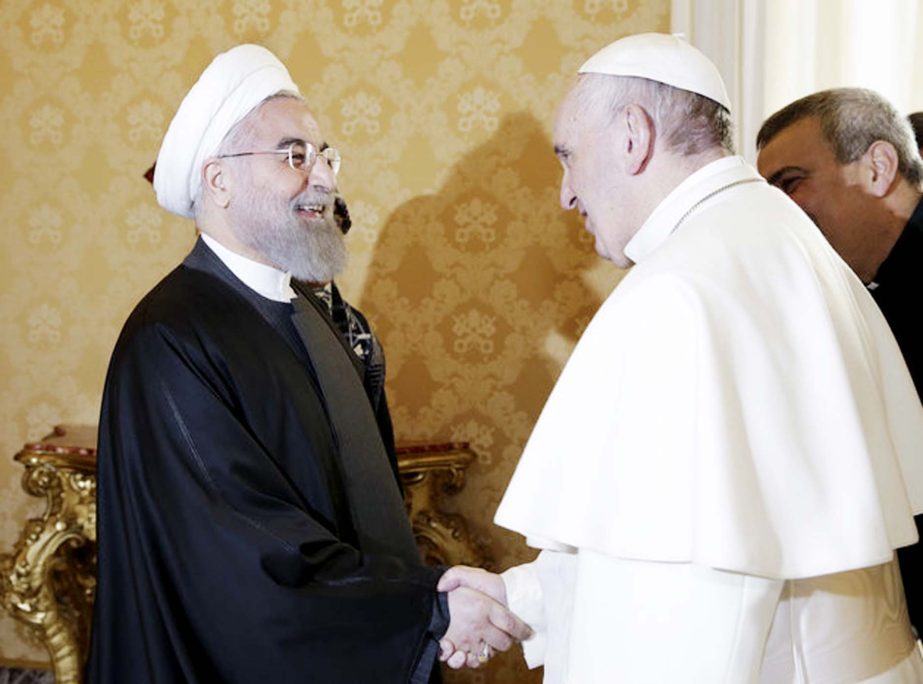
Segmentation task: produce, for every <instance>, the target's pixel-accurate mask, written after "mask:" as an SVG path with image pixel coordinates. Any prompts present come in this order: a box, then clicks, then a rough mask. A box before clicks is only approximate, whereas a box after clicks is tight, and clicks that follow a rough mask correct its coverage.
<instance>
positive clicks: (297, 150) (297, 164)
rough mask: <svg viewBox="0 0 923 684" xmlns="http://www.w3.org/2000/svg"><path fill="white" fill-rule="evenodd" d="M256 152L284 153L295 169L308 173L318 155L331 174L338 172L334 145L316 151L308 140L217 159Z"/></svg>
mask: <svg viewBox="0 0 923 684" xmlns="http://www.w3.org/2000/svg"><path fill="white" fill-rule="evenodd" d="M258 154H284V155H286V156H287V157H288V165H289V166H291V167H292V169H293V170H295V171H302V172H304V173H310V172H311V169H313V168H314V164H315V163H316V162H317V158H318V157H323V158H324V161H325V162H326V163H327V166H329V167H330V170H331V171H333V175H334V176H335V175H337V174H338V173H339V172H340V162H341V158H340V151H339V150H338V149H336V148H334V147H325V148H324V149H323V150H320V151H319V152H318V150H317V148H316V147H314V145H312V144H311V143H309V142H302V141H296V142H293V143H292V144H290V145H289V146H288V147H286V148H283V149H281V150H265V151H261V152H238V153H237V154H221V155H218V159H228V158H230V157H252V156H254V155H258Z"/></svg>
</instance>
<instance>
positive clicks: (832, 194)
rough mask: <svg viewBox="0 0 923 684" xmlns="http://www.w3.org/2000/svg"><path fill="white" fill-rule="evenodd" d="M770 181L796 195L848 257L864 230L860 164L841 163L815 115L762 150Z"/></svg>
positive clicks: (760, 163)
mask: <svg viewBox="0 0 923 684" xmlns="http://www.w3.org/2000/svg"><path fill="white" fill-rule="evenodd" d="M756 165H757V168H758V169H759V172H760V174H761V175H762V176H763V177H764V178H766V180H768V181H769V183H770V184H772V185H775V186H776V187H778V188H780V189H781V190H782V191H783V192H784V193H785V194H786V195H788V196H789V197H791V198H792V199H793V200H794V201H795V202H796V203H797V204H798V206H800V207H801V208H802V209H804V211H805V212H806V213H807V214H808V216H810V217H811V220H812V221H814V223H816V224H817V226H818V227H819V228H820V230H821V232H823V234H824V235H825V236H826V238H827V240H829V241H830V244H832V245H833V247H834V248H835V249H836V250H837V251H838V252H839V253H840V254H841V255H842V256H843V257H844V259H846V260H847V261H849V257H848V256H847V255H850V254H852V251H853V250H854V249H856V243H857V241H859V239H860V237H861V235H862V232H863V222H864V216H865V212H864V207H865V206H866V205H867V197H866V195H865V192H864V191H863V190H862V189H861V187H860V186H859V176H858V174H859V163H858V162H852V163H849V164H840V163H839V162H838V161H837V160H836V158H835V157H834V154H833V150H832V149H830V146H829V145H828V144H827V142H826V141H825V140H824V136H823V133H822V131H821V128H820V123H819V122H818V120H817V118H815V117H807V118H804V119H801V120H799V121H796V122H795V123H793V124H792V125H791V126H789V127H788V128H786V129H784V130H782V131H780V132H779V133H778V134H777V135H776V136H775V137H774V138H773V139H772V140H770V141H769V143H768V144H767V145H766V146H764V147H763V149H762V150H760V153H759V157H758V158H757V162H756Z"/></svg>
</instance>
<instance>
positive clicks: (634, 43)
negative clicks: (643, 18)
mask: <svg viewBox="0 0 923 684" xmlns="http://www.w3.org/2000/svg"><path fill="white" fill-rule="evenodd" d="M579 73H581V74H609V75H610V76H635V77H638V78H647V79H650V80H651V81H657V82H658V83H664V84H666V85H668V86H673V87H674V88H680V89H681V90H688V91H689V92H692V93H697V94H699V95H702V96H704V97H707V98H708V99H709V100H714V101H715V102H717V103H718V104H720V105H721V106H722V107H724V108H725V109H727V110H728V111H730V110H731V102H730V99H729V98H728V94H727V91H726V90H725V89H724V81H723V80H721V74H719V73H718V68H717V67H716V66H715V65H714V64H712V62H711V60H710V59H708V57H706V56H705V55H703V54H702V53H701V52H699V51H698V50H696V49H695V48H694V47H692V46H691V45H690V44H689V43H687V42H686V41H684V40H681V39H679V38H677V37H676V36H671V35H668V34H665V33H641V34H638V35H636V36H628V37H627V38H622V39H621V40H617V41H615V42H614V43H611V44H609V45H607V46H606V47H604V48H603V49H602V50H600V51H599V52H597V53H596V54H595V55H593V56H592V57H590V58H589V59H588V60H587V61H586V62H584V64H583V66H582V67H580V72H579Z"/></svg>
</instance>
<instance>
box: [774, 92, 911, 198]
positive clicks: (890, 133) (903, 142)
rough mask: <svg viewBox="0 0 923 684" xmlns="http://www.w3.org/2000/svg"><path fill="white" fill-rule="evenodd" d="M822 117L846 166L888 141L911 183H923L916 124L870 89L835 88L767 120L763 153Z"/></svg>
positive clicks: (826, 133)
mask: <svg viewBox="0 0 923 684" xmlns="http://www.w3.org/2000/svg"><path fill="white" fill-rule="evenodd" d="M808 117H816V118H817V120H818V122H819V123H820V130H821V133H822V134H823V136H824V141H825V142H826V143H827V145H829V146H830V149H831V150H832V151H833V156H834V157H836V160H837V162H839V163H840V164H850V163H852V162H854V161H856V160H857V159H859V158H860V157H861V156H862V155H863V154H865V153H866V151H867V150H868V148H869V147H870V146H871V144H872V143H874V142H876V141H878V140H883V141H885V142H887V143H890V144H891V145H892V146H894V149H896V150H897V171H898V173H899V174H900V175H901V176H902V177H903V178H905V179H906V180H907V181H908V182H909V183H911V184H913V185H919V184H920V181H921V179H923V160H921V159H920V151H919V149H918V148H917V145H916V143H915V141H914V135H913V129H912V128H911V127H910V122H909V121H907V119H905V118H904V117H903V116H901V115H900V114H899V113H898V111H897V109H895V108H894V105H892V104H891V103H890V102H888V101H887V100H886V99H885V98H883V97H882V96H881V95H879V94H878V93H876V92H875V91H874V90H868V89H867V88H832V89H830V90H821V91H820V92H817V93H814V94H813V95H808V96H807V97H802V98H801V99H800V100H795V101H794V102H792V103H791V104H789V105H787V106H785V107H783V108H782V109H780V110H779V111H778V112H776V113H775V114H773V115H772V116H770V117H769V118H768V119H766V121H765V123H763V125H762V127H761V128H760V131H759V133H757V134H756V149H758V150H761V149H763V148H764V147H765V146H766V145H768V144H769V142H770V141H771V140H772V139H773V138H775V137H776V136H777V135H778V134H779V133H781V132H782V131H783V130H785V129H786V128H788V127H789V126H791V125H793V124H795V123H797V122H799V121H801V120H802V119H806V118H808Z"/></svg>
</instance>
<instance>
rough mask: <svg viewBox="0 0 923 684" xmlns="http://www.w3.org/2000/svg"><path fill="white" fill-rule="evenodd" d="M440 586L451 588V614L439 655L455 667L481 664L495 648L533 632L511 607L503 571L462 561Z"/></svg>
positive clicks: (443, 577)
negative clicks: (493, 570)
mask: <svg viewBox="0 0 923 684" xmlns="http://www.w3.org/2000/svg"><path fill="white" fill-rule="evenodd" d="M436 589H437V590H438V591H444V592H448V601H449V616H450V622H449V629H448V630H447V631H446V633H445V635H444V636H443V637H442V640H441V641H440V642H439V647H440V655H439V659H440V660H441V661H442V662H444V663H446V664H447V665H448V666H449V667H451V668H453V669H456V670H457V669H458V668H460V667H463V666H464V665H467V666H468V667H472V668H477V667H480V666H481V665H483V664H484V663H486V662H487V661H488V660H490V657H491V655H493V652H494V651H505V650H507V649H508V648H509V647H510V646H512V645H513V642H515V641H522V640H524V639H528V638H529V637H530V636H532V629H531V628H530V627H529V625H527V624H526V623H524V622H523V621H522V620H520V619H519V618H518V617H516V616H515V615H513V613H511V612H510V610H509V608H508V607H507V601H506V587H505V586H504V584H503V579H501V577H500V575H495V574H494V573H492V572H487V571H486V570H481V569H480V568H471V567H467V566H464V565H458V566H455V567H454V568H450V569H449V570H447V571H446V573H445V574H444V575H443V576H442V577H441V578H440V579H439V584H438V585H437V587H436Z"/></svg>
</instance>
